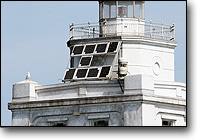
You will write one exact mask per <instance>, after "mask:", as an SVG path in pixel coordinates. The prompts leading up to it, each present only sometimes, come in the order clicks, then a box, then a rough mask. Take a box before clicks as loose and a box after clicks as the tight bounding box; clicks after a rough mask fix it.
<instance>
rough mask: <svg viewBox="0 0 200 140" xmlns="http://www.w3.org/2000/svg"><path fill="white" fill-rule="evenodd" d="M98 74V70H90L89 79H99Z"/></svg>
mask: <svg viewBox="0 0 200 140" xmlns="http://www.w3.org/2000/svg"><path fill="white" fill-rule="evenodd" d="M98 73H99V70H98V68H92V69H90V70H89V73H88V76H87V77H97V75H98Z"/></svg>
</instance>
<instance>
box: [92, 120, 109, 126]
mask: <svg viewBox="0 0 200 140" xmlns="http://www.w3.org/2000/svg"><path fill="white" fill-rule="evenodd" d="M94 126H108V121H107V120H96V121H94Z"/></svg>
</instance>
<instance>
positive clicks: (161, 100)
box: [8, 94, 186, 110]
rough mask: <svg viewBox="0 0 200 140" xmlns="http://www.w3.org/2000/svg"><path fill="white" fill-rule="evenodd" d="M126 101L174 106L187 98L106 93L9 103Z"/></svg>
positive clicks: (43, 104) (43, 105) (38, 105)
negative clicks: (104, 94) (102, 94)
mask: <svg viewBox="0 0 200 140" xmlns="http://www.w3.org/2000/svg"><path fill="white" fill-rule="evenodd" d="M125 102H147V103H153V104H168V105H173V106H185V105H186V100H185V99H182V98H169V97H164V96H156V95H144V94H135V95H106V96H96V97H76V98H70V99H69V98H68V99H57V100H40V101H24V102H12V103H9V104H8V108H9V109H10V110H18V109H33V108H49V107H64V106H74V105H91V104H93V105H95V104H96V105H98V104H105V103H107V104H115V103H125Z"/></svg>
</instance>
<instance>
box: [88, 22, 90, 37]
mask: <svg viewBox="0 0 200 140" xmlns="http://www.w3.org/2000/svg"><path fill="white" fill-rule="evenodd" d="M88 27H89V33H88V38H90V21H88Z"/></svg>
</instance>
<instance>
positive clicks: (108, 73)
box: [99, 66, 111, 78]
mask: <svg viewBox="0 0 200 140" xmlns="http://www.w3.org/2000/svg"><path fill="white" fill-rule="evenodd" d="M107 67H109V70H108V72H107V74H106V75H105V76H101V74H102V71H103V68H107ZM110 70H111V66H102V67H101V72H100V75H99V78H107V76H108V75H110Z"/></svg>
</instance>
